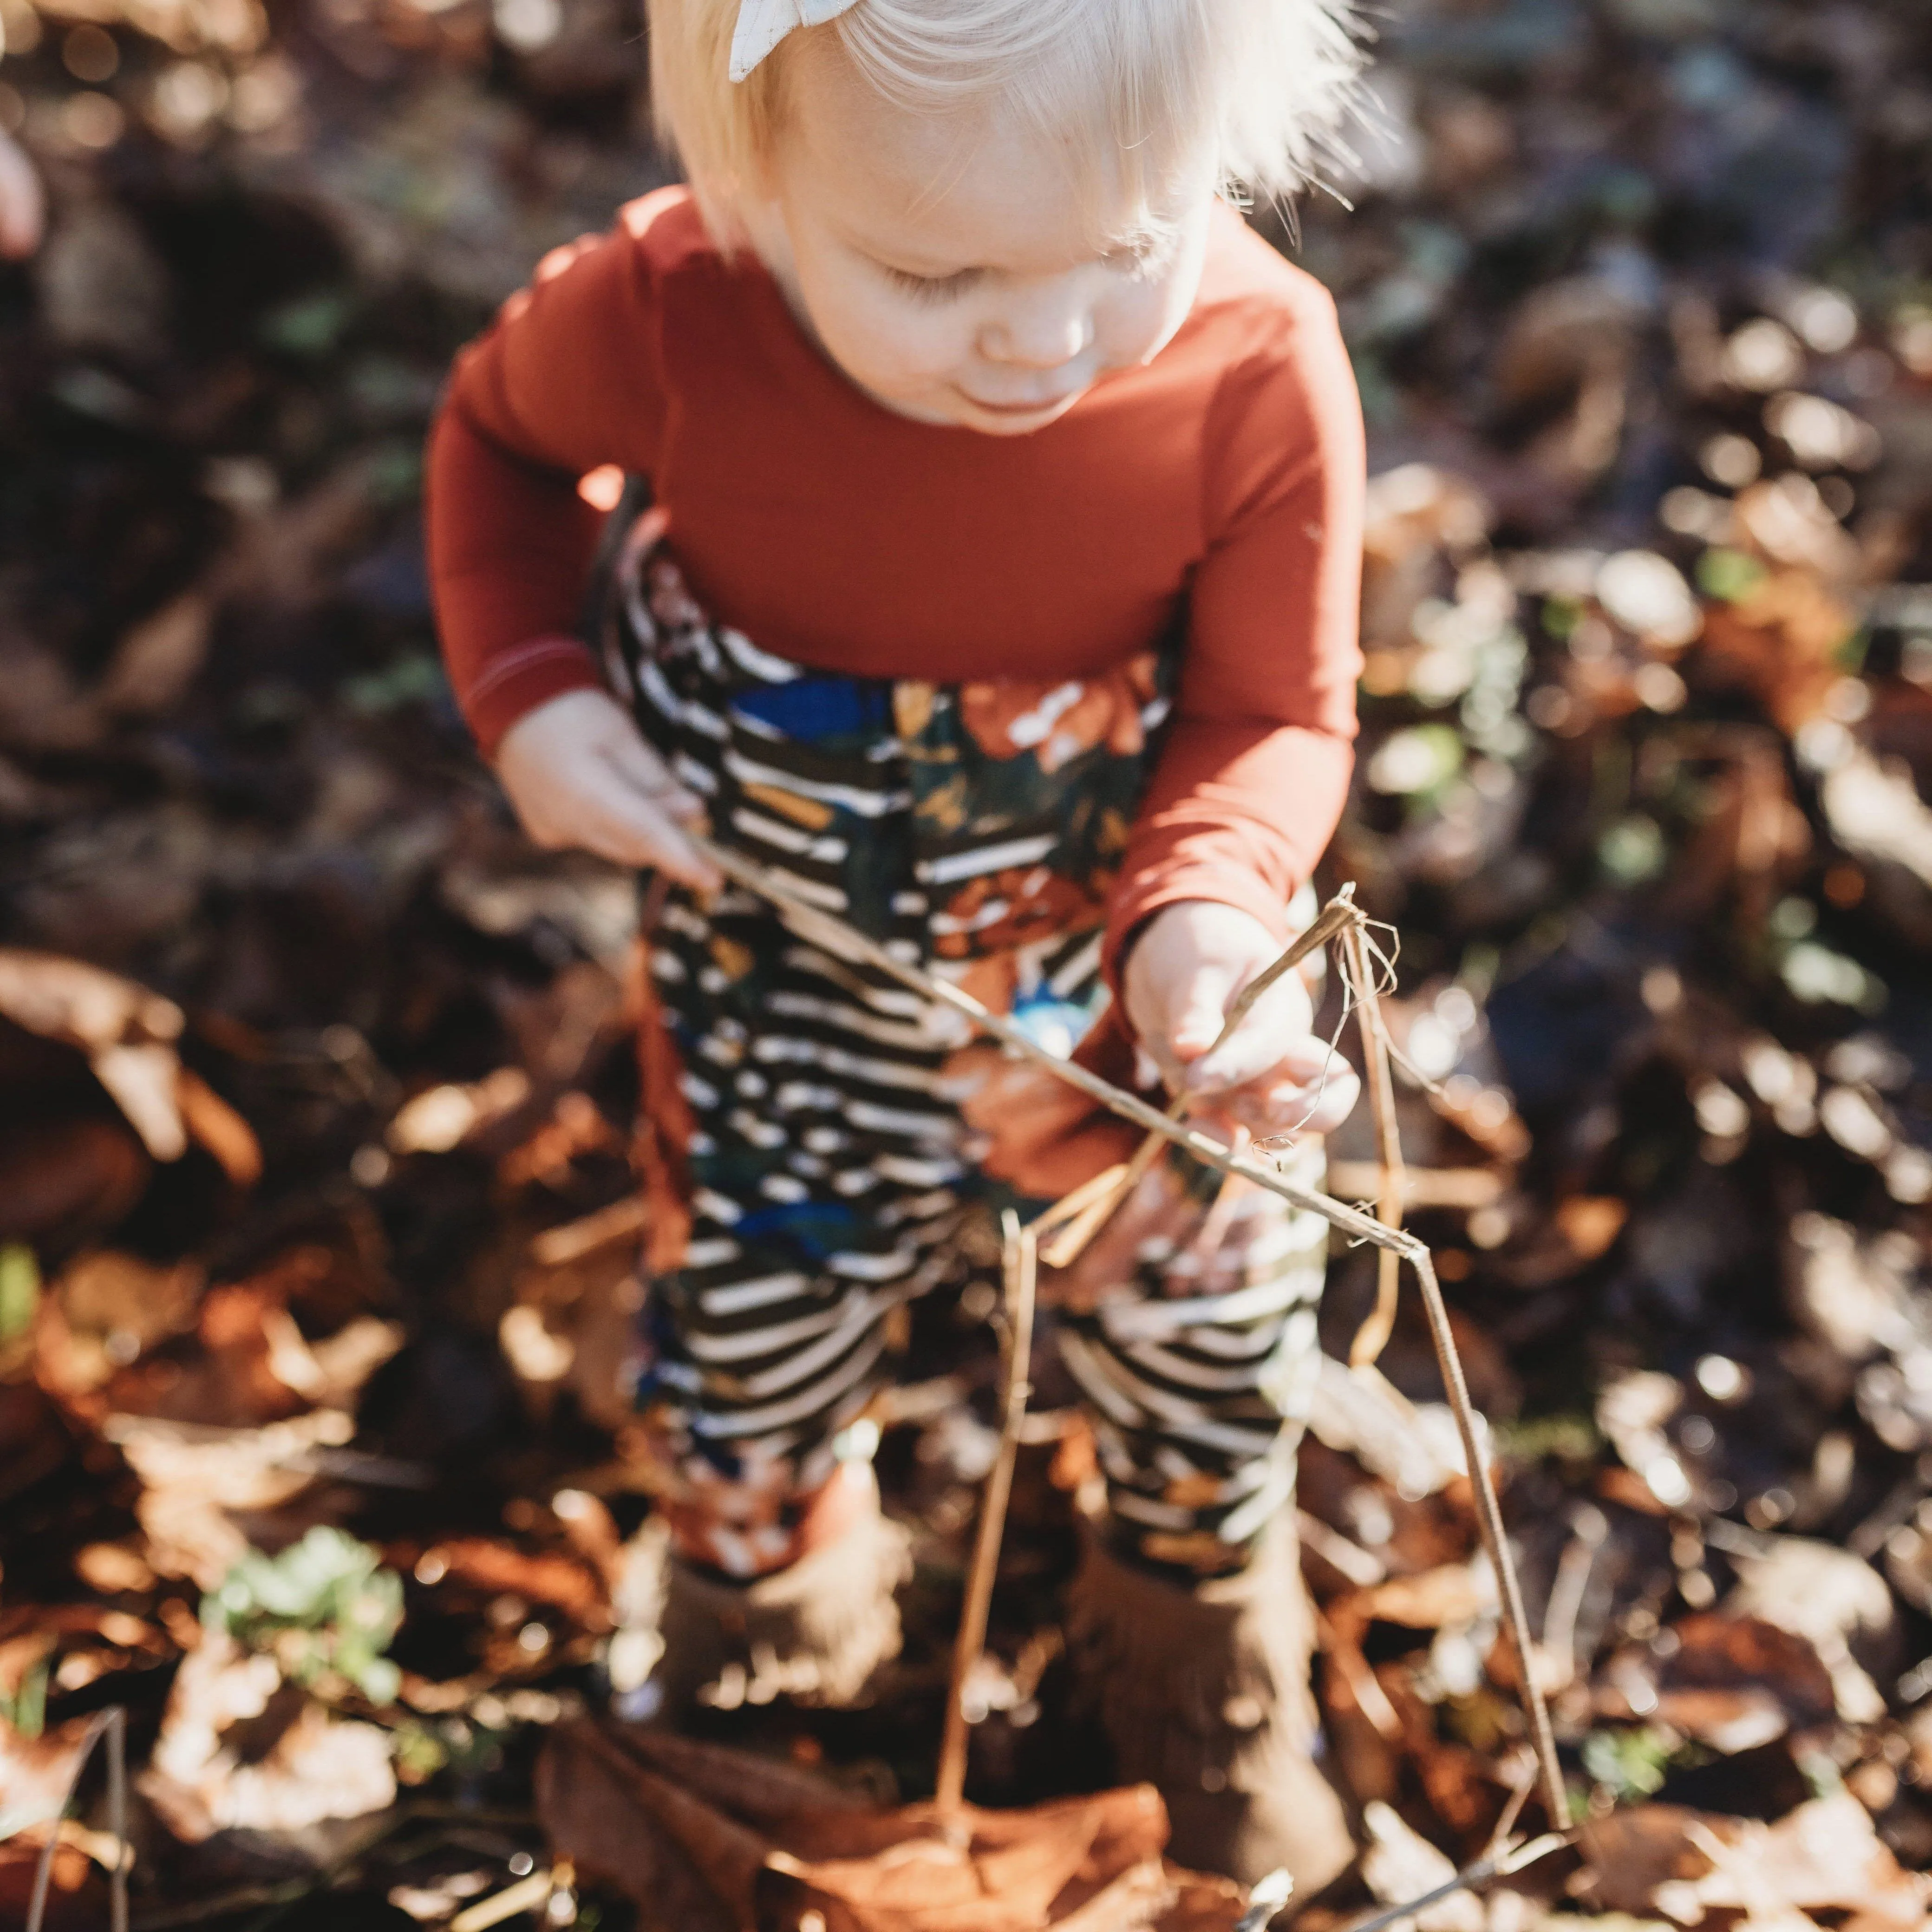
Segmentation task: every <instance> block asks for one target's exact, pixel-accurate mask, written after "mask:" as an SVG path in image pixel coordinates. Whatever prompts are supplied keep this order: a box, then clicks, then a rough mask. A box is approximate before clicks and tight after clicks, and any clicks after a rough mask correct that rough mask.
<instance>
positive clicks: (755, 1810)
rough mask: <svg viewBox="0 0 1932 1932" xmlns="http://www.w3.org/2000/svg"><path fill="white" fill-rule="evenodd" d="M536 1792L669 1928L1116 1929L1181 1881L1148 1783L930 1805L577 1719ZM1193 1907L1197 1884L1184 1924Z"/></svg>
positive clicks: (560, 1844)
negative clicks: (884, 1805)
mask: <svg viewBox="0 0 1932 1932" xmlns="http://www.w3.org/2000/svg"><path fill="white" fill-rule="evenodd" d="M640 1759H643V1760H654V1761H655V1763H645V1762H640ZM538 1808H539V1811H540V1814H541V1816H542V1817H543V1819H544V1824H545V1827H546V1829H547V1830H548V1831H549V1832H550V1835H551V1836H552V1838H553V1841H554V1842H555V1843H556V1846H557V1848H558V1849H559V1851H561V1852H564V1853H565V1854H567V1855H569V1856H571V1858H575V1859H576V1860H577V1861H578V1862H579V1863H580V1864H582V1865H583V1866H585V1867H587V1868H588V1869H590V1870H595V1871H598V1872H600V1873H603V1874H604V1875H605V1876H607V1877H609V1878H610V1879H611V1880H612V1881H613V1882H616V1883H617V1884H618V1885H620V1886H621V1887H622V1888H623V1889H624V1890H625V1891H627V1892H628V1893H629V1894H630V1895H631V1897H634V1898H636V1899H637V1900H638V1901H639V1902H640V1903H642V1904H643V1905H645V1906H646V1908H647V1909H650V1910H653V1911H655V1912H661V1913H662V1914H664V1916H663V1917H662V1918H660V1919H659V1920H658V1921H656V1922H658V1923H661V1924H667V1925H668V1924H676V1925H677V1926H679V1927H680V1928H682V1927H684V1926H685V1925H687V1924H688V1925H694V1926H698V1927H707V1928H708V1927H712V1926H714V1925H740V1924H751V1923H752V1922H754V1921H755V1922H757V1923H758V1924H778V1925H787V1926H797V1925H799V1924H801V1923H809V1922H810V1919H809V1918H808V1915H809V1914H810V1913H811V1912H817V1914H818V1915H819V1918H820V1922H821V1923H823V1924H824V1925H825V1926H826V1927H828V1928H830V1927H838V1928H839V1932H1006V1928H1011V1932H1022V1928H1025V1932H1033V1928H1034V1927H1048V1926H1055V1927H1069V1928H1072V1927H1078V1928H1079V1932H1131V1928H1133V1927H1136V1926H1148V1927H1152V1926H1154V1925H1157V1924H1159V1923H1160V1921H1161V1915H1162V1914H1163V1912H1166V1910H1167V1909H1169V1906H1173V1905H1175V1903H1176V1902H1177V1899H1178V1894H1179V1891H1180V1888H1179V1886H1178V1883H1177V1882H1176V1881H1175V1880H1173V1879H1170V1878H1169V1876H1168V1875H1167V1873H1166V1870H1165V1868H1164V1867H1163V1864H1162V1862H1161V1860H1160V1848H1161V1846H1162V1845H1163V1843H1165V1841H1166V1837H1167V1817H1166V1808H1164V1807H1163V1805H1162V1804H1161V1802H1160V1799H1159V1797H1158V1796H1157V1794H1156V1793H1154V1791H1153V1790H1151V1788H1150V1787H1146V1786H1136V1787H1131V1788H1130V1789H1127V1790H1121V1791H1110V1792H1103V1793H1100V1794H1098V1795H1097V1796H1094V1797H1091V1798H1076V1799H1065V1800H1062V1801H1061V1802H1058V1803H1055V1804H1052V1805H1043V1806H1039V1807H1037V1808H1034V1809H1032V1810H1030V1811H1016V1812H989V1811H980V1810H978V1809H977V1808H974V1807H971V1806H968V1807H966V1808H964V1809H963V1810H962V1811H961V1812H960V1813H959V1814H957V1816H956V1817H953V1818H949V1819H946V1820H942V1819H941V1818H940V1817H938V1815H937V1814H935V1811H934V1810H933V1808H932V1807H931V1806H930V1805H915V1806H911V1807H909V1808H906V1809H904V1810H902V1811H875V1810H874V1809H872V1808H870V1807H868V1806H865V1805H861V1804H859V1803H857V1802H855V1801H854V1800H853V1798H852V1796H851V1795H850V1793H841V1792H839V1791H838V1790H836V1789H835V1787H830V1786H829V1785H826V1784H823V1783H821V1782H820V1781H817V1780H815V1779H812V1778H809V1777H808V1776H807V1775H805V1774H802V1773H799V1772H796V1771H793V1770H791V1769H789V1768H787V1767H784V1766H775V1765H772V1764H769V1763H765V1762H764V1761H762V1760H757V1759H753V1758H748V1757H743V1756H742V1755H741V1754H736V1753H732V1752H727V1751H721V1750H719V1749H718V1748H716V1747H705V1746H702V1745H691V1744H689V1743H688V1742H684V1741H681V1740H678V1739H666V1738H660V1737H658V1736H654V1735H650V1734H645V1733H635V1734H626V1735H625V1737H624V1739H622V1742H619V1741H618V1740H617V1739H613V1737H612V1736H610V1734H608V1733H606V1732H604V1731H603V1730H600V1729H598V1727H595V1726H594V1725H592V1724H588V1723H580V1724H574V1725H570V1726H567V1727H563V1728H562V1729H561V1730H559V1731H557V1732H556V1733H553V1736H552V1737H551V1739H550V1744H549V1745H548V1747H547V1749H546V1751H545V1753H544V1760H543V1764H542V1767H541V1770H540V1772H539V1775H538ZM1205 1909H1206V1905H1205V1902H1204V1900H1202V1897H1200V1895H1199V1891H1198V1889H1197V1892H1196V1898H1195V1912H1196V1915H1195V1918H1194V1919H1193V1923H1194V1924H1196V1925H1197V1926H1199V1925H1200V1924H1203V1923H1204V1920H1203V1918H1202V1912H1204V1911H1205ZM1178 1922H1179V1923H1181V1924H1186V1923H1187V1922H1188V1921H1185V1920H1183V1921H1178ZM1222 1922H1223V1923H1224V1924H1225V1923H1227V1922H1229V1921H1222ZM1214 1923H1215V1921H1214V1919H1213V1918H1212V1917H1208V1918H1206V1919H1205V1924H1208V1925H1212V1924H1214Z"/></svg>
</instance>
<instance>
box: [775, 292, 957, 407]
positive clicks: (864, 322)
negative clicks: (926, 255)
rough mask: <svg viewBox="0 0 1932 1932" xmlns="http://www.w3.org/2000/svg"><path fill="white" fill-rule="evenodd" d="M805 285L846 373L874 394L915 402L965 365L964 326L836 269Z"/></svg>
mask: <svg viewBox="0 0 1932 1932" xmlns="http://www.w3.org/2000/svg"><path fill="white" fill-rule="evenodd" d="M801 280H802V281H803V283H804V286H803V293H804V295H805V301H806V305H807V306H808V308H809V310H810V311H811V320H812V323H813V326H814V328H816V329H817V332H818V335H819V339H820V341H821V342H822V343H823V344H824V347H825V350H826V354H828V355H829V356H830V357H831V358H832V361H833V362H835V363H837V364H838V366H839V368H841V369H842V370H844V372H845V374H847V376H849V377H851V379H852V380H853V381H854V382H856V383H858V384H859V385H860V386H861V387H862V388H864V389H869V390H871V392H873V393H874V395H880V396H884V397H888V398H892V399H893V400H895V401H897V400H900V399H901V398H906V399H911V398H917V397H919V396H920V395H923V394H925V393H926V392H928V391H930V390H933V389H938V388H940V387H941V386H944V383H945V382H946V381H947V379H948V378H949V377H950V376H951V375H952V374H953V373H954V371H956V370H957V369H958V368H959V364H960V362H961V359H962V353H963V345H962V341H961V340H960V338H961V335H962V331H961V328H960V326H959V323H957V322H956V320H953V319H952V318H950V317H947V315H945V314H943V313H940V312H934V313H932V314H926V313H922V311H919V309H917V308H915V307H914V306H913V305H911V304H910V303H908V302H904V301H902V300H900V299H897V298H896V297H895V296H894V294H893V293H892V290H889V289H880V288H878V287H868V286H866V285H865V283H864V282H862V281H860V280H859V278H856V277H854V276H850V275H841V274H839V273H838V272H835V271H833V272H828V273H824V274H822V275H820V276H819V277H817V278H815V282H816V285H815V286H814V283H813V282H812V281H804V278H801Z"/></svg>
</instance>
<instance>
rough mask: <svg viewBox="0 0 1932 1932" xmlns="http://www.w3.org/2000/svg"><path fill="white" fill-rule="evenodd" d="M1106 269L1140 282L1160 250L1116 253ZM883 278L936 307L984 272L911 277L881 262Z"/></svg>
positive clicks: (1153, 269)
mask: <svg viewBox="0 0 1932 1932" xmlns="http://www.w3.org/2000/svg"><path fill="white" fill-rule="evenodd" d="M1104 259H1105V260H1106V265H1107V266H1108V267H1109V268H1110V269H1113V270H1114V271H1115V273H1116V274H1118V275H1128V276H1131V277H1133V278H1134V279H1135V280H1136V281H1144V280H1145V279H1147V278H1149V277H1151V276H1153V275H1157V274H1158V273H1159V272H1160V269H1161V268H1162V266H1163V251H1160V250H1159V249H1157V248H1148V249H1142V250H1137V251H1128V250H1125V249H1123V250H1121V251H1120V252H1119V253H1118V254H1112V255H1109V256H1107V257H1105V258H1104ZM880 266H881V267H882V268H884V269H885V272H886V280H887V281H889V282H890V283H891V284H892V286H893V287H895V288H896V289H898V290H900V291H901V293H904V294H906V295H908V296H911V297H912V299H913V301H914V302H928V303H933V304H937V303H940V302H950V301H951V300H952V299H953V297H954V296H960V295H964V294H965V293H966V291H967V290H968V289H970V288H971V287H972V286H973V284H974V283H975V282H977V281H979V279H980V276H981V275H983V273H984V271H983V269H959V271H958V272H956V273H955V274H953V275H913V274H911V273H910V272H908V271H907V270H906V269H895V268H892V267H890V266H887V265H886V264H885V263H880Z"/></svg>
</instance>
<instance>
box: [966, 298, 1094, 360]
mask: <svg viewBox="0 0 1932 1932" xmlns="http://www.w3.org/2000/svg"><path fill="white" fill-rule="evenodd" d="M1093 339H1094V328H1093V318H1092V317H1091V315H1090V314H1089V313H1088V308H1087V305H1086V303H1085V302H1082V301H1080V300H1079V299H1076V297H1074V296H1073V294H1072V293H1071V292H1055V293H1052V294H1046V293H1043V294H1040V295H1037V296H1034V297H1033V298H1032V299H1019V300H1016V302H1013V304H1012V305H1011V306H1010V308H1007V309H1006V310H1005V311H1004V312H1003V313H1002V314H1000V315H998V316H997V317H995V318H994V319H993V320H992V321H991V322H989V323H988V324H987V326H986V329H985V330H984V331H983V333H982V335H981V337H980V352H981V353H982V354H983V355H984V356H986V359H987V360H988V361H989V362H1004V363H1007V364H1009V365H1013V366H1014V367H1016V368H1023V369H1058V368H1061V366H1062V365H1063V364H1065V363H1068V362H1072V361H1073V359H1074V358H1075V357H1076V356H1078V355H1079V354H1080V353H1082V351H1083V350H1085V349H1086V347H1088V344H1090V343H1091V342H1092V341H1093Z"/></svg>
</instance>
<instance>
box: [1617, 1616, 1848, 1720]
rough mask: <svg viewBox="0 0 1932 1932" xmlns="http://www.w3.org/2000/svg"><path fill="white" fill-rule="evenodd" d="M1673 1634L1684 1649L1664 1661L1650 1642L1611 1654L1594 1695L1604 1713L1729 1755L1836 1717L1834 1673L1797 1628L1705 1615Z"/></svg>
mask: <svg viewBox="0 0 1932 1932" xmlns="http://www.w3.org/2000/svg"><path fill="white" fill-rule="evenodd" d="M1671 1635H1672V1637H1673V1638H1674V1639H1675V1640H1676V1645H1677V1648H1676V1649H1675V1650H1674V1651H1673V1652H1671V1653H1670V1655H1669V1656H1668V1657H1667V1658H1663V1659H1662V1660H1661V1661H1660V1660H1659V1659H1658V1658H1656V1657H1655V1655H1654V1654H1653V1653H1652V1652H1651V1651H1650V1650H1649V1649H1648V1648H1645V1649H1632V1650H1628V1651H1625V1652H1620V1653H1619V1655H1617V1656H1616V1657H1614V1658H1612V1659H1611V1661H1610V1663H1609V1664H1607V1666H1606V1667H1605V1668H1604V1672H1603V1673H1602V1679H1601V1685H1600V1687H1599V1688H1598V1692H1597V1708H1598V1712H1599V1713H1600V1714H1601V1715H1603V1716H1604V1717H1607V1718H1612V1719H1615V1720H1619V1721H1625V1722H1628V1721H1630V1720H1631V1719H1633V1718H1643V1719H1646V1720H1648V1721H1655V1722H1658V1723H1661V1724H1670V1725H1673V1726H1674V1727H1676V1729H1677V1730H1681V1731H1682V1732H1684V1733H1685V1734H1686V1735H1687V1736H1691V1737H1694V1738H1697V1739H1700V1740H1701V1741H1702V1742H1704V1743H1706V1744H1709V1745H1712V1746H1713V1747H1714V1748H1715V1749H1717V1750H1719V1751H1724V1752H1726V1753H1727V1754H1728V1753H1731V1752H1734V1751H1745V1750H1748V1749H1749V1748H1751V1746H1753V1745H1760V1744H1764V1743H1766V1742H1769V1740H1770V1739H1772V1738H1775V1737H1777V1736H1780V1735H1781V1734H1782V1733H1784V1731H1785V1730H1803V1729H1805V1727H1808V1726H1810V1725H1813V1724H1823V1723H1825V1722H1826V1721H1829V1719H1830V1718H1832V1715H1833V1714H1834V1712H1835V1709H1836V1706H1835V1699H1834V1695H1833V1687H1832V1676H1831V1673H1830V1672H1829V1671H1828V1670H1826V1667H1825V1666H1824V1664H1823V1663H1822V1662H1821V1661H1820V1658H1819V1656H1818V1653H1817V1650H1816V1649H1814V1648H1813V1646H1812V1645H1811V1643H1810V1642H1809V1641H1808V1640H1807V1639H1805V1637H1801V1636H1799V1635H1797V1634H1795V1633H1794V1632H1792V1631H1787V1630H1781V1629H1780V1628H1778V1626H1777V1625H1775V1624H1772V1623H1769V1622H1766V1621H1765V1620H1764V1619H1762V1618H1758V1617H1748V1616H1730V1615H1727V1614H1721V1613H1717V1612H1706V1613H1702V1614H1700V1615H1697V1616H1689V1617H1685V1618H1684V1619H1682V1621H1681V1622H1678V1623H1676V1624H1674V1625H1672V1626H1671Z"/></svg>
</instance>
